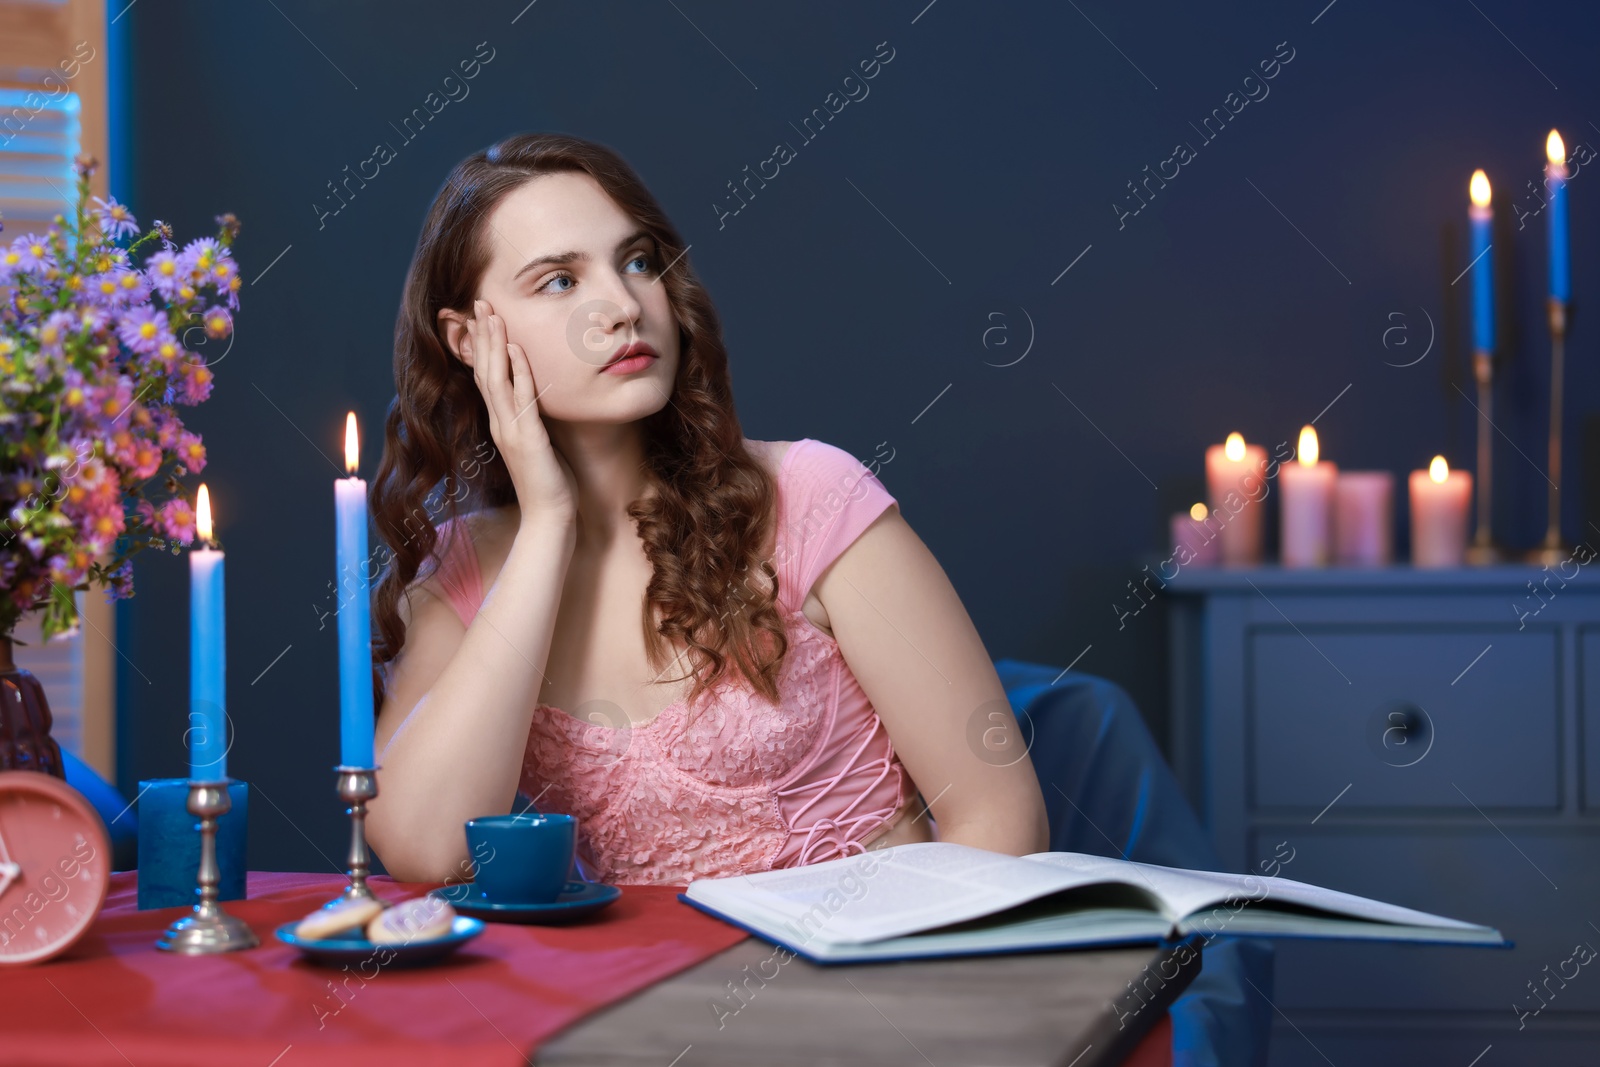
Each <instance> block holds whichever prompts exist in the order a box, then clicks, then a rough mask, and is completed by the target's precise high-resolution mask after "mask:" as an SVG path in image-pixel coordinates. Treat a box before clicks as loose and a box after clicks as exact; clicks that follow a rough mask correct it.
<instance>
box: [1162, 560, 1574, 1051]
mask: <svg viewBox="0 0 1600 1067" xmlns="http://www.w3.org/2000/svg"><path fill="white" fill-rule="evenodd" d="M1597 572H1600V567H1595V566H1580V565H1579V564H1577V563H1575V562H1569V563H1568V565H1567V566H1566V567H1564V568H1560V569H1558V568H1551V569H1549V570H1545V569H1541V568H1538V567H1524V566H1503V567H1493V568H1475V569H1467V570H1455V571H1419V570H1415V569H1413V568H1410V567H1395V568H1385V569H1378V570H1356V569H1342V568H1340V569H1329V570H1317V571H1295V570H1284V569H1281V568H1278V567H1259V568H1244V569H1237V570H1235V569H1199V568H1190V569H1187V570H1185V571H1183V572H1181V573H1180V574H1179V575H1177V576H1176V577H1175V578H1174V579H1173V580H1172V581H1170V582H1169V583H1168V584H1167V587H1166V590H1165V592H1166V595H1167V596H1168V597H1169V598H1170V601H1169V606H1170V612H1169V623H1170V650H1171V668H1172V694H1173V706H1172V716H1171V720H1170V721H1171V730H1172V733H1171V737H1170V753H1171V756H1172V761H1173V764H1174V769H1175V770H1176V771H1177V773H1178V777H1179V780H1180V781H1181V782H1182V783H1183V785H1184V788H1185V790H1186V791H1187V792H1188V794H1189V797H1190V800H1191V801H1192V802H1193V803H1194V804H1195V807H1196V810H1197V811H1198V812H1200V814H1201V818H1202V819H1203V821H1204V822H1205V824H1206V826H1207V827H1208V829H1209V830H1210V831H1211V833H1212V835H1213V837H1214V838H1215V843H1216V845H1217V848H1218V850H1219V852H1220V853H1221V855H1222V856H1223V858H1224V861H1225V862H1226V863H1227V864H1229V865H1230V866H1231V867H1233V868H1234V869H1237V870H1241V871H1242V870H1255V869H1258V867H1259V861H1260V860H1261V858H1262V857H1268V858H1270V857H1274V856H1279V857H1281V856H1283V855H1292V856H1293V858H1292V860H1291V861H1290V862H1288V863H1285V864H1283V866H1282V870H1281V873H1282V875H1283V876H1285V877H1289V878H1295V879H1298V880H1301V881H1306V882H1312V883H1315V884H1319V885H1326V886H1329V887H1331V888H1334V889H1342V890H1346V891H1349V892H1353V893H1360V894H1362V895H1366V896H1372V897H1377V898H1379V899H1382V900H1388V901H1392V902H1394V903H1398V904H1404V905H1406V906H1409V907H1414V908H1419V909H1421V910H1424V911H1429V912H1435V913H1438V914H1443V915H1448V916H1452V917H1455V918H1461V919H1467V920H1471V921H1476V922H1483V923H1487V924H1489V925H1492V926H1496V927H1498V928H1499V929H1500V931H1501V932H1502V933H1503V934H1505V936H1506V937H1508V938H1510V939H1511V940H1512V941H1513V942H1515V947H1514V948H1512V949H1463V948H1455V947H1437V946H1424V945H1409V944H1360V943H1343V944H1338V943H1318V942H1315V941H1279V942H1278V956H1277V975H1276V979H1275V982H1276V993H1275V996H1274V1000H1275V1002H1276V1004H1277V1007H1278V1009H1279V1016H1278V1018H1277V1029H1276V1030H1275V1032H1274V1040H1273V1048H1274V1053H1273V1059H1272V1062H1273V1063H1274V1064H1280V1063H1281V1064H1299V1063H1307V1064H1309V1063H1318V1064H1321V1063H1325V1062H1327V1060H1328V1059H1330V1058H1331V1060H1332V1061H1333V1062H1335V1063H1344V1062H1360V1063H1362V1064H1363V1067H1376V1065H1379V1064H1388V1063H1396V1064H1399V1063H1406V1064H1410V1063H1419V1062H1459V1063H1461V1064H1467V1063H1469V1062H1473V1059H1474V1057H1475V1056H1478V1055H1479V1054H1480V1053H1483V1052H1484V1050H1485V1049H1486V1047H1488V1046H1491V1045H1492V1046H1493V1051H1492V1052H1490V1053H1489V1055H1488V1057H1486V1059H1485V1061H1484V1063H1485V1064H1487V1063H1490V1062H1493V1063H1513V1062H1515V1063H1535V1062H1537V1063H1542V1064H1562V1063H1569V1062H1570V1063H1574V1064H1577V1063H1592V1062H1596V1061H1595V1055H1596V1053H1597V1052H1600V960H1596V961H1595V963H1594V964H1593V965H1584V964H1580V963H1577V962H1576V961H1575V959H1574V957H1575V948H1576V947H1577V946H1583V945H1587V946H1590V948H1583V949H1577V958H1578V959H1581V958H1583V957H1584V956H1586V955H1587V954H1588V953H1589V952H1590V951H1592V949H1596V948H1600V577H1597ZM1285 843H1286V844H1285ZM1569 961H1570V962H1569ZM1575 968H1576V972H1577V973H1576V974H1575V975H1574V969H1575ZM1563 975H1564V976H1565V977H1562V976H1563Z"/></svg>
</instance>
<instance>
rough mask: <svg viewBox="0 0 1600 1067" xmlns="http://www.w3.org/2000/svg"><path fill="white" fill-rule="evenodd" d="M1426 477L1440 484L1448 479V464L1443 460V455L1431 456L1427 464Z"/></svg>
mask: <svg viewBox="0 0 1600 1067" xmlns="http://www.w3.org/2000/svg"><path fill="white" fill-rule="evenodd" d="M1428 477H1429V479H1431V480H1432V481H1435V482H1438V483H1439V484H1440V485H1443V484H1444V483H1445V482H1447V481H1449V480H1450V464H1448V463H1446V462H1445V461H1444V457H1443V456H1434V457H1433V462H1432V463H1430V464H1428Z"/></svg>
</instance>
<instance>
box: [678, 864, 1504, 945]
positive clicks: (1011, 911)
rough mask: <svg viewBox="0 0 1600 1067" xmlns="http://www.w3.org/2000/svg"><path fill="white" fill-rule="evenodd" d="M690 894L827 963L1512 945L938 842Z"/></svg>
mask: <svg viewBox="0 0 1600 1067" xmlns="http://www.w3.org/2000/svg"><path fill="white" fill-rule="evenodd" d="M678 899H680V900H683V901H685V902H686V903H689V904H692V905H694V906H695V907H697V908H699V909H701V910H702V911H705V912H708V913H710V914H712V915H715V916H717V917H718V918H721V919H724V920H726V921H728V922H731V923H733V924H734V925H735V926H739V927H742V928H744V929H746V930H749V931H750V932H751V933H753V934H755V935H756V936H758V937H761V938H763V939H765V940H767V941H771V942H773V943H774V944H777V945H781V946H782V947H784V948H787V949H789V950H790V951H791V952H795V953H798V954H799V955H802V956H805V957H806V958H807V959H810V960H814V961H815V962H817V963H840V962H852V961H860V960H892V959H907V958H912V957H922V956H965V955H978V954H984V953H999V952H1027V951H1038V950H1043V949H1052V948H1067V947H1081V946H1086V945H1109V944H1139V943H1156V942H1160V941H1163V940H1176V939H1178V938H1182V937H1185V936H1188V935H1190V934H1195V933H1199V934H1203V935H1205V939H1206V941H1209V940H1210V939H1211V938H1212V937H1213V936H1216V935H1219V934H1220V935H1227V936H1258V937H1325V938H1355V939H1369V940H1376V941H1429V942H1439V943H1449V944H1470V945H1498V946H1509V945H1510V944H1511V943H1510V942H1509V941H1507V940H1506V939H1505V938H1503V937H1501V936H1500V931H1498V930H1495V929H1493V928H1491V927H1488V926H1479V925H1477V924H1476V923H1468V922H1461V921H1459V920H1456V919H1446V918H1443V917H1441V916H1438V915H1429V914H1428V913H1427V912H1422V911H1413V910H1412V909H1410V908H1402V907H1400V906H1399V905H1396V904H1385V903H1383V902H1381V901H1377V900H1370V899H1368V898H1366V897H1358V896H1355V895H1354V894H1351V893H1341V892H1338V891H1336V890H1332V889H1322V888H1319V887H1317V886H1314V885H1307V884H1306V883H1305V882H1296V881H1293V880H1291V879H1288V878H1283V877H1272V878H1269V877H1265V876H1256V875H1243V874H1218V873H1213V872H1210V871H1189V870H1184V869H1182V868H1179V867H1162V866H1158V865H1156V864H1151V863H1135V862H1133V861H1131V860H1117V859H1107V858H1105V857H1102V856H1091V855H1085V854H1083V853H1079V852H1035V853H1033V854H1032V855H1028V856H1020V857H1019V856H1009V855H1006V854H1004V853H1000V852H990V851H987V850H985V849H981V848H972V847H970V846H967V845H958V844H955V843H953V842H948V841H943V842H941V841H926V842H918V843H913V844H908V845H896V846H894V847H893V848H885V849H879V850H877V851H869V852H864V853H860V854H857V855H854V856H844V857H840V858H838V859H832V860H825V861H823V862H822V863H813V864H810V865H808V866H804V867H791V868H785V869H783V870H776V871H762V872H760V873H757V874H742V875H729V876H726V877H719V878H698V879H696V880H694V881H693V882H691V883H689V886H688V889H687V890H686V891H685V892H683V893H680V894H678Z"/></svg>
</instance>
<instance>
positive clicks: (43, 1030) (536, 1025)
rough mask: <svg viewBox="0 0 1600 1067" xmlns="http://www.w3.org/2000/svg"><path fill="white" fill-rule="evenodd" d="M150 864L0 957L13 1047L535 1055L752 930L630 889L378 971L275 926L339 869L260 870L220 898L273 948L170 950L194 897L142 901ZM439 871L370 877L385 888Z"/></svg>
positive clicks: (418, 1060) (198, 1060) (172, 1065)
mask: <svg viewBox="0 0 1600 1067" xmlns="http://www.w3.org/2000/svg"><path fill="white" fill-rule="evenodd" d="M136 877H137V876H136V874H135V873H134V872H131V871H130V872H123V873H119V874H114V875H112V876H111V892H110V895H109V896H108V897H107V898H106V904H105V908H104V909H103V911H102V912H101V914H100V917H99V919H97V920H96V922H95V924H94V926H93V928H92V929H91V930H90V931H89V933H88V934H86V935H85V936H84V938H83V940H82V941H80V942H79V943H78V944H77V945H76V946H74V947H73V949H72V951H71V952H69V953H67V954H66V955H63V956H59V957H57V958H56V959H54V960H51V961H49V962H47V963H43V964H39V965H36V966H31V967H17V968H0V1062H3V1063H5V1064H7V1065H16V1067H22V1065H28V1067H33V1065H39V1067H46V1065H49V1067H55V1065H61V1067H96V1065H99V1064H107V1065H114V1067H128V1065H129V1064H133V1065H135V1067H190V1065H193V1067H202V1065H203V1067H216V1065H217V1064H236V1065H240V1067H247V1065H255V1067H316V1065H326V1067H352V1065H356V1064H366V1063H371V1064H383V1065H384V1067H405V1065H408V1064H418V1065H429V1067H431V1065H433V1064H438V1063H447V1064H449V1065H450V1067H468V1065H470V1064H504V1065H506V1067H513V1065H515V1067H521V1065H523V1064H525V1063H526V1062H527V1059H528V1055H529V1053H530V1051H531V1050H532V1049H534V1048H535V1047H536V1046H537V1045H538V1044H539V1043H540V1042H541V1041H544V1040H545V1039H547V1038H549V1037H550V1036H551V1035H553V1034H555V1033H556V1032H557V1031H558V1030H560V1029H562V1028H563V1027H564V1026H567V1025H568V1024H570V1023H573V1022H575V1021H577V1020H578V1019H581V1018H583V1017H584V1016H586V1015H589V1014H590V1013H592V1012H594V1011H596V1010H598V1009H600V1008H603V1007H605V1006H606V1005H608V1004H611V1003H614V1002H616V1001H618V1000H621V999H623V998H624V997H626V996H628V995H629V994H631V993H635V992H637V991H638V990H640V989H643V988H645V987H647V986H650V985H653V984H654V983H656V982H658V981H660V980H661V979H663V978H666V977H668V976H670V975H673V974H676V973H678V972H679V971H682V970H684V969H686V968H688V967H691V966H693V965H694V964H696V963H699V962H700V961H701V960H704V959H707V958H709V957H711V956H714V955H716V954H717V953H718V952H721V951H722V950H723V949H725V948H727V947H728V946H730V945H733V944H735V943H737V942H739V941H742V940H743V939H744V938H745V937H746V936H747V935H746V934H745V933H744V932H743V931H742V930H739V929H737V928H735V927H732V926H729V925H727V924H726V923H722V922H719V921H717V920H716V919H713V918H711V917H710V916H707V915H704V914H702V913H700V912H698V911H696V910H695V909H694V908H691V907H689V906H687V905H685V904H684V903H682V902H681V901H679V900H678V899H677V898H676V894H677V893H678V892H679V891H680V890H681V887H677V886H624V887H623V889H622V899H620V900H618V901H617V902H616V903H615V904H612V905H611V906H610V907H608V908H606V909H605V910H604V911H602V912H600V913H598V914H597V915H595V916H594V917H593V918H591V919H589V920H587V921H585V922H582V923H578V924H575V925H571V926H513V925H509V924H505V923H490V924H488V927H487V928H486V929H485V930H484V932H483V933H482V934H480V935H479V936H478V937H476V938H474V939H473V940H472V941H469V942H468V943H467V944H465V945H463V946H461V947H460V948H458V949H457V950H456V951H455V953H454V954H453V955H451V956H449V957H447V958H446V959H444V960H441V961H439V962H437V963H434V964H430V965H425V966H422V967H418V968H415V969H396V968H385V969H383V970H380V971H378V972H377V974H376V975H374V976H373V977H371V978H368V979H365V980H364V979H362V977H361V976H360V975H359V974H357V973H356V968H354V967H352V968H351V969H350V971H349V972H344V971H341V970H338V969H330V968H327V967H321V966H316V965H313V964H311V963H309V962H307V961H306V960H304V959H303V958H302V957H301V955H300V953H299V952H298V951H296V950H295V949H292V948H290V947H289V946H288V945H285V944H283V943H282V942H280V941H279V940H278V939H277V938H276V937H274V936H273V930H275V929H276V928H277V927H278V926H280V925H281V924H283V923H285V922H290V921H292V920H295V919H299V918H300V917H301V916H303V915H305V914H306V913H307V912H310V911H312V910H314V909H315V908H316V907H318V906H319V905H320V904H321V903H322V902H323V901H325V900H327V899H329V898H330V897H332V896H333V895H334V894H335V893H337V892H338V891H339V889H340V888H341V887H342V885H343V884H344V879H343V878H342V876H338V875H322V874H293V873H280V872H260V871H251V872H250V873H249V875H248V881H247V883H246V885H247V896H248V899H246V900H232V901H227V902H225V903H224V907H225V908H226V910H227V911H228V912H229V913H230V914H232V915H236V916H238V917H239V918H241V919H243V920H245V921H246V922H248V923H249V924H250V927H251V929H253V930H254V931H255V933H256V936H257V937H259V938H260V939H261V946H260V947H259V948H255V949H246V950H242V951H238V952H230V953H224V954H222V955H220V956H180V955H177V954H175V953H169V952H162V951H161V950H159V949H157V948H156V947H155V940H156V938H158V937H160V936H161V932H162V931H163V930H165V929H166V927H167V926H168V925H169V924H170V923H171V922H172V921H173V920H174V919H176V918H179V917H181V916H182V915H183V914H184V913H185V911H186V910H187V909H185V908H181V907H178V908H159V909H153V910H150V911H143V912H141V911H139V910H138V905H137V892H136V886H137V883H136V881H135V879H136ZM438 884H439V883H436V882H434V883H403V882H396V881H394V880H393V879H391V878H387V877H381V876H380V877H375V878H373V879H372V880H371V885H372V888H373V890H374V891H375V892H376V893H377V894H378V895H379V896H381V897H383V898H385V899H387V900H399V899H403V898H405V897H411V896H417V895H420V894H421V893H423V892H426V891H427V890H428V889H430V888H433V887H434V886H435V885H438ZM372 971H373V967H372V965H370V964H369V965H368V967H367V971H366V973H367V974H368V975H372Z"/></svg>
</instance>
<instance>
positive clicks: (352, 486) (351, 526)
mask: <svg viewBox="0 0 1600 1067" xmlns="http://www.w3.org/2000/svg"><path fill="white" fill-rule="evenodd" d="M358 454H359V445H358V442H357V439H356V413H355V412H353V411H352V412H350V413H349V415H347V416H346V418H345V433H344V456H345V469H346V470H348V471H349V472H350V477H348V478H337V479H335V480H334V483H333V489H334V505H335V510H336V516H335V519H336V521H335V534H336V539H337V542H338V544H337V548H338V554H337V561H336V562H337V565H338V568H339V580H338V583H337V584H338V594H339V762H340V763H341V764H343V765H344V766H346V767H372V766H375V764H374V762H373V752H372V747H373V739H372V730H373V716H372V619H371V606H370V604H369V603H368V596H369V590H370V588H371V579H370V578H369V577H368V576H367V483H366V481H365V480H363V479H361V478H358V477H356V474H355V472H356V468H357V465H358V464H357V459H358Z"/></svg>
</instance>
